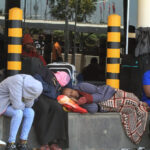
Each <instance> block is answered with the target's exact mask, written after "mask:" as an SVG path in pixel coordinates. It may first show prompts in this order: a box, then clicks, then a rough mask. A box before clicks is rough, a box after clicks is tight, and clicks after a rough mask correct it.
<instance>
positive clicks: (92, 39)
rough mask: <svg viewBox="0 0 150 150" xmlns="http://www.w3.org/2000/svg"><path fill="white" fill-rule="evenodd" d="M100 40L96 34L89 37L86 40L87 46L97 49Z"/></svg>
mask: <svg viewBox="0 0 150 150" xmlns="http://www.w3.org/2000/svg"><path fill="white" fill-rule="evenodd" d="M98 42H99V39H98V37H97V36H96V34H91V35H89V36H88V37H87V38H86V40H85V46H88V47H96V46H97V45H98Z"/></svg>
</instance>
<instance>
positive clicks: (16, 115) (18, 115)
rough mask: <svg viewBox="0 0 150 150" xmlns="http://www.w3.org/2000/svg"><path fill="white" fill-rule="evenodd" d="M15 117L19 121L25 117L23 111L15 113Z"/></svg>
mask: <svg viewBox="0 0 150 150" xmlns="http://www.w3.org/2000/svg"><path fill="white" fill-rule="evenodd" d="M13 117H15V118H18V119H22V117H23V111H22V110H17V109H16V110H15V111H14V112H13Z"/></svg>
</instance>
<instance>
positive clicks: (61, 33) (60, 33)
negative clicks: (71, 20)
mask: <svg viewBox="0 0 150 150" xmlns="http://www.w3.org/2000/svg"><path fill="white" fill-rule="evenodd" d="M53 38H54V39H59V40H61V41H64V31H62V30H55V31H54V32H53Z"/></svg>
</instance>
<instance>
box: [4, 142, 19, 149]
mask: <svg viewBox="0 0 150 150" xmlns="http://www.w3.org/2000/svg"><path fill="white" fill-rule="evenodd" d="M5 150H17V148H16V145H15V143H7V145H6V148H5Z"/></svg>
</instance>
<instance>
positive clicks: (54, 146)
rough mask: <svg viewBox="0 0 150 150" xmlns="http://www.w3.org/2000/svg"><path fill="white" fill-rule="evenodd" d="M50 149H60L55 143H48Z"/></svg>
mask: <svg viewBox="0 0 150 150" xmlns="http://www.w3.org/2000/svg"><path fill="white" fill-rule="evenodd" d="M50 150H62V148H60V147H59V146H58V145H57V144H52V145H50Z"/></svg>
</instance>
